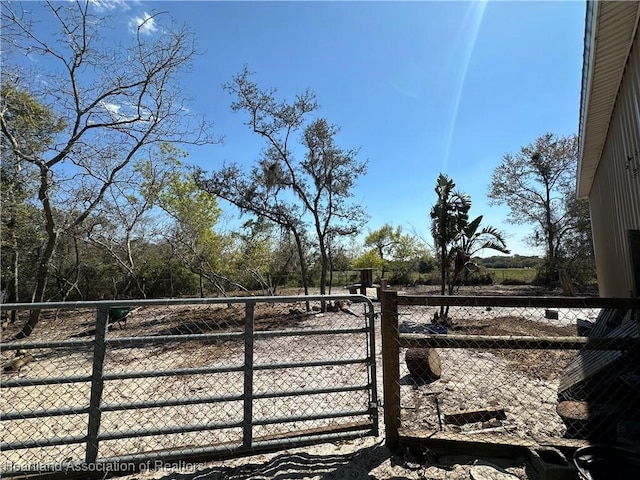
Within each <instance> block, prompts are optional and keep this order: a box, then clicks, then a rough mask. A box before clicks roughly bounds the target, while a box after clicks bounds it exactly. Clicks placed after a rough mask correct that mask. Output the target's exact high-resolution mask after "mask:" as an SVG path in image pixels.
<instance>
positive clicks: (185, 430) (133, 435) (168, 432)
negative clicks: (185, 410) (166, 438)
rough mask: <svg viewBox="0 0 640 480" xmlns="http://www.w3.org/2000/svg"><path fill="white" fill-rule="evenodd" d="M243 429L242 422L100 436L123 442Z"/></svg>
mask: <svg viewBox="0 0 640 480" xmlns="http://www.w3.org/2000/svg"><path fill="white" fill-rule="evenodd" d="M239 427H242V420H240V421H238V422H229V423H200V424H197V425H177V426H175V427H170V428H147V429H144V430H122V431H118V432H112V433H109V432H106V433H101V434H99V435H98V440H99V441H101V442H102V441H105V440H122V439H124V438H136V437H152V436H154V435H171V434H173V433H188V432H205V431H209V430H224V429H227V428H239Z"/></svg>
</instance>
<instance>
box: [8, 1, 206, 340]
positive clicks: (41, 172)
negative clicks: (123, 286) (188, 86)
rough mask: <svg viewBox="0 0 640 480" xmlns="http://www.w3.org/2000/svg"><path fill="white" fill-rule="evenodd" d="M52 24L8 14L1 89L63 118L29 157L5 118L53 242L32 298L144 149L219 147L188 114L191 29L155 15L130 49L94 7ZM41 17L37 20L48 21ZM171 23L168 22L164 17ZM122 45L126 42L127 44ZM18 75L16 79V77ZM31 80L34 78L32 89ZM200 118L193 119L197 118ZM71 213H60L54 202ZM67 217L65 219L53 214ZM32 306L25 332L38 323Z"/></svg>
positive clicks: (63, 9) (66, 10)
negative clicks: (34, 63) (35, 64)
mask: <svg viewBox="0 0 640 480" xmlns="http://www.w3.org/2000/svg"><path fill="white" fill-rule="evenodd" d="M44 9H45V11H46V13H47V14H48V18H47V20H46V21H45V22H42V23H40V24H35V23H34V22H33V17H32V16H31V14H29V13H28V12H26V11H24V10H22V7H21V4H4V5H3V8H2V40H3V45H7V46H8V47H9V48H7V49H5V50H3V55H6V56H7V58H3V63H4V64H5V65H9V67H10V68H5V69H3V78H2V83H3V84H5V83H9V84H11V83H15V84H17V85H18V88H19V89H21V90H23V91H28V92H30V94H31V95H33V96H34V97H35V98H36V99H37V100H38V102H40V103H41V104H43V105H45V106H46V107H47V108H49V109H50V110H52V111H53V112H55V113H56V115H58V116H59V117H61V118H62V119H63V121H64V124H65V128H64V129H63V130H62V131H61V132H59V133H57V134H56V135H55V137H54V141H53V142H52V145H51V148H49V149H48V150H47V151H46V152H43V153H41V154H36V153H34V152H30V151H26V150H24V149H23V148H22V143H21V141H20V139H19V138H18V136H17V131H16V128H15V125H14V124H13V122H12V119H11V118H10V117H8V116H6V115H5V114H4V110H3V111H2V112H1V116H0V122H1V127H2V134H3V136H4V137H5V138H6V142H7V143H8V144H9V145H10V146H11V150H12V153H13V154H14V155H15V156H16V158H18V159H19V160H20V161H21V162H23V164H24V165H29V166H30V167H31V168H33V169H35V170H36V171H37V172H38V176H39V192H38V200H39V203H40V205H41V208H42V211H43V213H44V217H45V221H44V226H43V229H44V230H45V232H46V240H45V243H44V245H43V248H42V249H41V253H40V258H39V261H38V268H37V273H36V281H35V288H34V291H33V295H32V300H33V301H34V302H38V301H42V300H43V299H44V294H45V288H46V284H47V278H48V274H49V265H50V260H51V257H52V255H53V252H54V249H55V246H56V243H57V240H58V238H59V237H60V235H64V234H65V233H66V232H67V231H69V230H70V229H72V228H73V227H75V226H77V225H80V224H81V223H82V222H83V221H84V220H85V219H86V218H87V217H89V215H91V213H92V212H93V211H94V210H95V209H96V208H97V206H98V205H100V204H101V202H102V201H103V199H104V197H105V194H106V192H107V191H108V189H109V188H110V186H111V185H113V183H114V182H115V181H116V180H117V179H118V177H119V175H122V174H123V172H124V171H125V170H126V169H127V168H128V167H129V165H130V164H131V162H132V161H133V160H134V159H135V158H136V157H137V156H138V155H139V153H140V152H141V150H142V149H143V148H145V147H146V148H153V146H155V145H159V144H161V143H164V142H169V143H191V144H205V143H211V142H213V141H215V139H214V138H212V137H211V135H210V134H209V130H208V126H207V125H206V124H205V123H204V122H203V121H202V120H201V119H196V118H195V117H193V116H192V115H190V114H189V111H188V109H186V108H185V102H186V98H185V97H184V96H183V94H182V92H181V90H180V88H179V85H178V82H177V80H178V78H179V74H180V73H181V72H184V71H185V69H186V68H187V67H188V66H189V64H190V62H191V61H192V59H193V57H194V55H195V54H196V49H195V43H194V38H193V35H192V34H191V33H190V31H189V30H188V29H187V28H186V27H184V26H176V25H168V26H166V27H165V26H163V28H162V31H161V32H160V31H158V32H156V33H153V29H150V28H148V27H149V26H150V25H152V24H153V25H155V24H157V22H158V21H159V20H160V19H161V16H160V15H159V14H156V15H152V16H149V17H147V18H146V19H145V20H144V21H143V22H142V23H141V24H140V25H138V28H137V29H136V31H135V32H133V33H132V35H131V41H130V42H128V45H123V46H120V45H118V46H110V45H108V44H107V43H106V42H104V41H103V38H102V36H101V33H102V32H103V31H104V29H107V28H109V25H110V23H109V21H108V19H106V18H104V17H99V16H97V15H96V13H95V12H94V7H93V2H90V1H77V2H63V3H57V2H47V3H46V4H45V6H44ZM41 15H42V14H40V15H39V17H40V18H42V17H41ZM162 18H164V16H162ZM123 43H124V40H123ZM24 55H28V56H29V58H36V57H41V58H42V59H43V60H46V61H43V62H41V65H46V69H42V68H40V70H39V71H37V72H28V71H26V70H25V69H24V68H23V69H20V68H19V67H18V62H19V61H20V60H19V58H20V57H19V56H21V58H24V57H22V56H24ZM8 75H11V78H9V77H8ZM26 79H30V80H32V81H30V82H29V84H28V85H26V84H25V83H26ZM194 121H195V122H194ZM57 205H60V206H64V207H65V208H59V209H56V206H57ZM56 210H58V211H64V212H66V216H65V217H64V218H61V219H58V218H56V216H55V215H54V212H55V211H56ZM38 319H39V311H38V310H33V311H32V312H31V314H30V317H29V320H28V321H27V323H26V325H25V326H24V328H23V329H22V332H21V333H20V334H19V336H20V337H23V336H28V335H30V334H31V332H32V331H33V329H34V327H35V326H36V324H37V323H38Z"/></svg>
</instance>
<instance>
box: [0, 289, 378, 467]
mask: <svg viewBox="0 0 640 480" xmlns="http://www.w3.org/2000/svg"><path fill="white" fill-rule="evenodd" d="M36 306H37V308H42V310H41V313H40V315H41V319H40V321H39V323H38V325H37V327H36V329H35V331H34V332H33V334H32V335H31V336H29V337H28V338H24V339H20V340H15V336H16V334H17V333H18V331H19V328H20V327H21V326H22V324H24V321H25V319H26V317H27V316H28V314H29V312H28V311H27V310H26V309H27V308H33V307H34V305H29V306H27V305H2V310H3V312H5V311H6V312H9V311H11V310H18V312H19V317H20V319H19V320H18V321H16V322H15V323H13V324H8V325H7V329H6V330H5V331H3V341H2V344H0V351H1V353H0V357H1V362H2V373H1V375H2V376H1V380H2V382H1V384H0V387H1V388H2V395H1V397H0V411H2V418H1V420H2V421H1V424H0V427H1V428H2V445H1V446H0V450H1V453H0V464H1V466H2V472H3V476H10V475H13V474H17V473H27V472H34V473H43V472H47V471H59V470H60V469H61V468H65V469H67V470H68V471H78V470H82V468H84V471H87V470H88V469H90V467H88V466H93V467H91V468H92V469H94V470H97V471H99V470H100V465H102V466H103V469H105V468H107V467H106V466H108V468H109V469H110V470H111V471H114V470H117V469H120V470H125V469H135V468H136V465H137V466H139V465H140V464H142V463H144V462H149V461H151V460H157V459H166V460H172V459H180V458H195V457H198V458H205V457H208V456H213V455H221V454H237V453H240V452H247V451H259V450H260V449H267V448H274V447H276V446H284V445H299V444H304V443H313V442H319V441H325V440H327V439H339V438H352V437H354V436H361V435H366V434H374V435H376V434H377V398H376V377H375V353H374V352H375V340H374V327H373V319H374V312H373V305H372V304H371V302H370V301H369V300H368V299H367V298H365V297H362V296H358V295H355V296H351V295H344V296H331V297H320V296H315V297H314V296H309V297H243V298H227V299H195V300H192V299H190V300H170V301H155V300H150V301H126V302H122V301H119V302H96V303H88V302H82V303H76V304H73V305H71V304H40V305H36ZM12 338H13V339H14V340H10V341H7V339H12ZM121 473H123V472H121Z"/></svg>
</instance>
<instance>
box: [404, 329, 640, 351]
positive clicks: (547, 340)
mask: <svg viewBox="0 0 640 480" xmlns="http://www.w3.org/2000/svg"><path fill="white" fill-rule="evenodd" d="M399 344H400V346H401V347H403V348H413V347H437V348H508V349H519V350H525V349H526V350H581V349H586V350H631V349H637V348H640V338H615V337H613V338H611V337H609V338H602V337H601V338H586V337H522V336H503V337H496V336H484V335H426V334H424V335H423V334H417V333H401V334H400V339H399Z"/></svg>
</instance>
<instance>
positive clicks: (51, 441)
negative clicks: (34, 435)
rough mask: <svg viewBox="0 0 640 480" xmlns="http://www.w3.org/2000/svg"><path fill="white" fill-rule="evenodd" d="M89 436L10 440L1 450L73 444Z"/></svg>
mask: <svg viewBox="0 0 640 480" xmlns="http://www.w3.org/2000/svg"><path fill="white" fill-rule="evenodd" d="M86 441H87V436H86V435H83V436H81V437H74V436H72V435H69V436H66V437H52V438H40V439H37V440H23V441H19V442H8V443H1V444H0V451H3V450H22V449H25V448H36V447H54V446H56V445H73V444H75V443H84V442H86Z"/></svg>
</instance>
